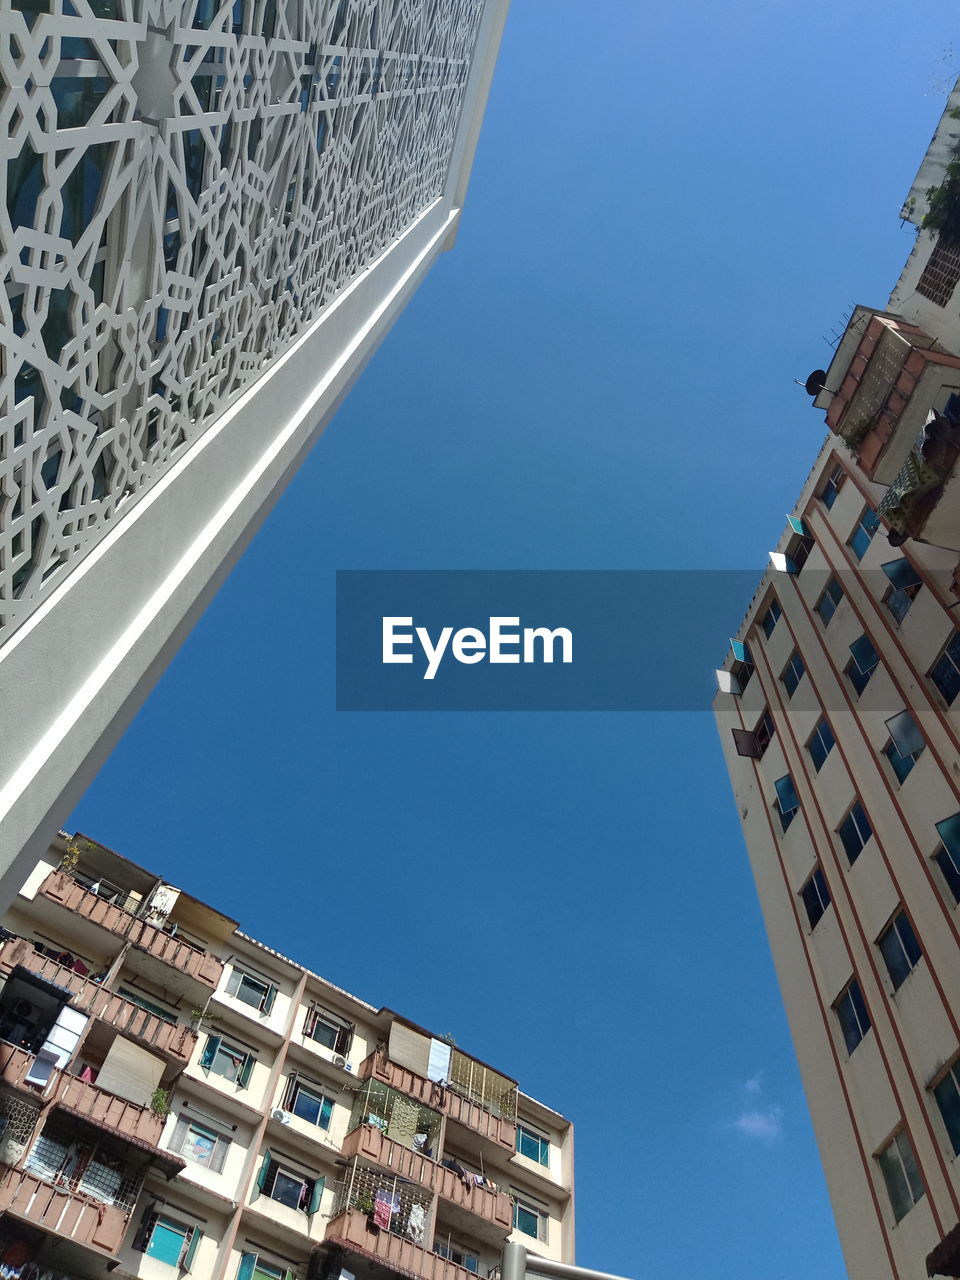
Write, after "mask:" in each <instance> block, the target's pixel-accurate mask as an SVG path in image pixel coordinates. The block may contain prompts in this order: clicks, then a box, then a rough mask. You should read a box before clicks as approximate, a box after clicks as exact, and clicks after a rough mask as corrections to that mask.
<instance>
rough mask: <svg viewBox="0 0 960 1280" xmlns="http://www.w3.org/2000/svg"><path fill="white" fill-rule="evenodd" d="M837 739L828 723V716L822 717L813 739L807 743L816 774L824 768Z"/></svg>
mask: <svg viewBox="0 0 960 1280" xmlns="http://www.w3.org/2000/svg"><path fill="white" fill-rule="evenodd" d="M834 746H835V739H834V736H833V730H832V729H831V728H830V725H829V723H828V722H827V718H826V716H821V718H820V720H819V721H818V722H817V727H816V728H815V729H814V731H813V737H812V738H811V739H810V741H809V742H808V743H807V750H808V751H809V752H810V758H811V759H812V760H813V767H814V770H815V772H817V773H819V772H820V770H821V769H822V768H823V765H824V761H825V760H826V758H827V756H828V755H829V754H830V752H831V751H832V750H833V748H834Z"/></svg>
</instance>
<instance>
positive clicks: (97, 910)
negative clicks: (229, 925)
mask: <svg viewBox="0 0 960 1280" xmlns="http://www.w3.org/2000/svg"><path fill="white" fill-rule="evenodd" d="M39 892H40V893H41V894H42V895H43V897H45V898H47V899H49V900H50V901H51V902H56V903H58V904H59V905H60V906H62V907H65V908H66V909H67V910H68V911H72V912H75V913H76V914H77V915H79V916H82V917H83V918H84V919H85V920H89V921H90V922H91V923H93V924H96V925H99V926H100V927H101V928H103V929H106V930H107V931H108V932H109V933H112V934H114V935H115V936H116V937H118V938H123V939H125V940H126V941H128V942H130V943H131V944H132V945H133V946H134V947H137V948H139V950H141V951H144V952H146V954H147V955H149V956H152V957H153V958H154V959H156V960H159V961H161V962H162V963H163V964H166V965H170V966H171V967H172V968H173V969H176V970H177V971H178V972H180V973H182V974H184V975H186V976H187V977H188V978H193V979H194V980H195V981H197V982H199V983H201V984H202V985H204V986H206V987H209V988H210V990H211V991H212V990H215V989H216V987H217V985H218V983H219V981H220V976H221V974H222V973H223V965H222V964H221V962H220V961H219V960H218V959H217V958H216V956H212V955H210V953H209V952H207V951H204V950H203V949H202V948H200V947H196V946H194V945H193V943H192V942H188V941H187V940H186V939H185V938H182V937H180V936H178V935H177V934H176V933H175V932H169V931H168V930H166V929H163V928H161V927H160V926H159V925H156V924H152V923H151V922H150V921H149V920H145V919H143V918H142V917H141V916H139V915H136V914H134V913H133V911H132V910H131V909H130V908H131V906H133V905H135V904H138V905H139V906H140V908H141V909H143V904H142V903H140V901H139V899H132V898H130V897H121V898H120V899H119V900H114V895H111V897H110V898H106V897H104V896H102V894H101V893H99V892H96V891H95V889H94V887H92V886H89V885H87V884H86V883H84V882H83V881H82V880H80V879H77V877H76V876H74V875H71V874H69V873H68V872H66V871H51V872H50V874H49V875H48V876H47V878H46V879H45V880H44V882H43V884H42V885H41V886H40V890H39Z"/></svg>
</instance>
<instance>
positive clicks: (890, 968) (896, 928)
mask: <svg viewBox="0 0 960 1280" xmlns="http://www.w3.org/2000/svg"><path fill="white" fill-rule="evenodd" d="M877 945H878V946H879V948H880V954H881V955H882V956H883V962H884V964H885V965H886V966H887V973H889V975H890V981H891V982H892V983H893V989H894V991H896V990H897V988H898V987H900V986H901V985H902V983H903V981H904V979H905V978H906V977H907V976H908V975H909V974H910V973H911V972H912V971H913V969H914V968H915V967H916V965H917V962H918V961H919V959H920V957H921V956H922V955H923V952H922V951H921V950H920V943H919V942H918V941H917V935H916V934H915V933H914V932H913V925H912V924H911V923H910V921H909V920H908V919H907V917H906V915H905V914H904V912H902V911H898V912H897V914H896V915H895V916H894V917H893V919H892V920H891V921H890V923H889V925H887V927H886V929H884V931H883V933H881V935H880V937H879V938H878V939H877Z"/></svg>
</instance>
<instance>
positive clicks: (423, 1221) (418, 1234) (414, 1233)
mask: <svg viewBox="0 0 960 1280" xmlns="http://www.w3.org/2000/svg"><path fill="white" fill-rule="evenodd" d="M426 1225H427V1213H426V1210H425V1209H424V1207H423V1205H422V1204H415V1205H414V1206H413V1208H412V1209H411V1210H410V1216H409V1217H408V1218H407V1235H408V1236H409V1237H410V1239H411V1240H412V1241H413V1243H414V1244H422V1243H423V1233H424V1230H425V1228H426Z"/></svg>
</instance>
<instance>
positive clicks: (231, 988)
mask: <svg viewBox="0 0 960 1280" xmlns="http://www.w3.org/2000/svg"><path fill="white" fill-rule="evenodd" d="M242 977H243V974H242V973H241V972H240V970H239V969H238V968H237V966H236V965H234V966H233V969H232V970H231V971H230V977H229V978H228V979H227V995H228V996H235V995H236V994H237V992H238V991H239V990H240V979H241V978H242Z"/></svg>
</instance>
